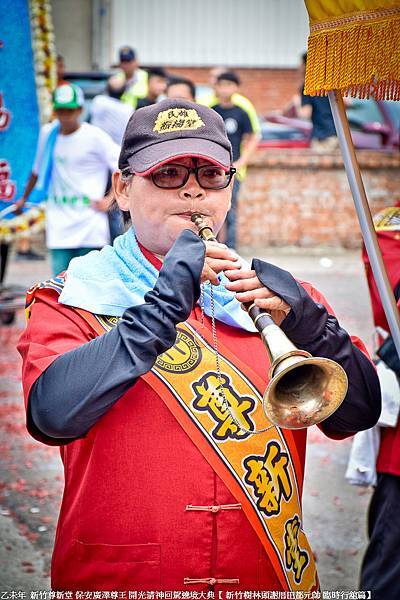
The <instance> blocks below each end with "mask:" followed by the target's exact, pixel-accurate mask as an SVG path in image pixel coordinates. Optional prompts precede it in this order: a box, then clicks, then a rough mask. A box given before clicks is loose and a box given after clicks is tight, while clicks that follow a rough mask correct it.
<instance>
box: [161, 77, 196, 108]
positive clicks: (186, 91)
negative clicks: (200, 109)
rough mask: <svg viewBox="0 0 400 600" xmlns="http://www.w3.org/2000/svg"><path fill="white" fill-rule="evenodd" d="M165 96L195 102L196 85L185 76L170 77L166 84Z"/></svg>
mask: <svg viewBox="0 0 400 600" xmlns="http://www.w3.org/2000/svg"><path fill="white" fill-rule="evenodd" d="M167 98H170V99H171V100H173V99H174V98H179V99H181V100H189V101H190V102H196V99H195V98H196V87H195V85H194V83H193V81H190V79H186V77H171V78H170V79H169V80H168V84H167Z"/></svg>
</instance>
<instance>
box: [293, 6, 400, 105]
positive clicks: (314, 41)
mask: <svg viewBox="0 0 400 600" xmlns="http://www.w3.org/2000/svg"><path fill="white" fill-rule="evenodd" d="M305 4H306V7H307V11H308V14H309V18H310V35H309V38H308V55H307V67H306V77H305V87H304V92H305V94H310V95H312V96H315V95H326V93H327V92H328V91H329V90H341V91H342V93H344V94H345V95H351V96H353V97H359V98H368V97H369V96H370V95H373V97H374V98H375V99H377V100H400V43H399V42H400V2H398V1H397V2H396V1H395V0H305Z"/></svg>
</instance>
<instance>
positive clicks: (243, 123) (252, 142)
mask: <svg viewBox="0 0 400 600" xmlns="http://www.w3.org/2000/svg"><path fill="white" fill-rule="evenodd" d="M239 85H240V80H239V77H238V76H237V75H236V73H234V72H233V71H226V72H224V73H220V74H219V75H218V76H217V80H216V84H215V93H216V97H217V103H216V104H213V105H212V108H213V109H214V110H215V111H216V112H217V113H218V114H219V115H221V117H222V118H223V120H224V123H225V127H226V131H227V134H228V138H229V141H230V142H231V144H232V152H233V164H234V166H235V168H236V170H237V176H236V178H235V183H234V186H233V192H232V205H231V209H230V211H229V212H228V215H227V218H226V240H225V241H226V243H227V244H228V246H229V247H230V248H235V247H236V212H237V201H238V195H239V187H240V182H241V181H243V179H244V178H245V176H246V168H247V164H248V162H249V160H250V158H251V157H252V155H253V154H254V152H255V150H256V148H257V144H258V133H257V132H256V131H254V129H253V126H252V123H251V121H250V118H249V115H248V113H247V112H246V111H245V110H244V109H243V108H241V107H240V106H238V105H237V104H235V102H234V97H235V94H237V93H238V89H239Z"/></svg>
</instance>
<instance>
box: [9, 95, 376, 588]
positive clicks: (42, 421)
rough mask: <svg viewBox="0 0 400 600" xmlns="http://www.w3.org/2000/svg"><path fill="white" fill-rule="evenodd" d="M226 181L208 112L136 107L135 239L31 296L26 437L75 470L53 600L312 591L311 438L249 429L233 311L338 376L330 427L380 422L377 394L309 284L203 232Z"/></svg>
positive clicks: (130, 201)
mask: <svg viewBox="0 0 400 600" xmlns="http://www.w3.org/2000/svg"><path fill="white" fill-rule="evenodd" d="M234 172H235V169H234V167H233V166H232V150H231V145H230V143H229V140H228V138H227V135H226V131H225V128H224V124H223V120H222V119H221V117H220V116H219V115H218V114H217V113H216V112H215V111H213V110H211V109H209V108H207V107H204V106H200V105H198V104H194V103H192V102H189V101H185V100H181V99H176V100H168V99H167V100H163V101H161V102H159V103H157V104H154V105H152V106H149V107H145V108H142V109H140V110H138V111H136V112H135V113H134V114H133V115H132V117H131V119H130V121H129V123H128V126H127V129H126V132H125V136H124V140H123V143H122V148H121V154H120V157H119V170H117V171H116V172H115V173H114V174H113V187H114V193H115V197H116V200H117V202H118V205H119V207H120V209H121V210H123V211H124V212H125V213H127V214H130V217H131V219H132V227H130V228H129V230H128V231H127V232H126V233H125V234H124V235H121V236H119V237H118V238H117V239H116V240H115V242H114V245H113V247H111V246H106V247H105V248H103V249H102V250H101V251H100V252H92V253H90V254H88V255H87V256H84V257H80V258H75V259H74V260H73V261H72V262H71V264H70V266H69V268H68V270H67V272H66V275H65V277H64V276H62V277H59V278H57V279H56V280H52V281H50V282H44V283H42V284H40V285H38V286H36V287H35V288H33V289H32V290H30V293H29V295H28V305H27V306H28V310H29V312H30V318H29V321H28V326H27V329H26V331H25V333H24V334H23V336H22V338H21V340H20V343H19V351H20V352H21V355H22V357H23V386H24V395H25V400H26V409H27V426H28V429H29V432H30V433H31V435H32V436H33V437H35V438H36V439H38V440H40V441H42V442H43V443H45V444H49V445H54V446H57V445H58V446H60V447H61V456H62V459H63V462H64V469H65V490H64V496H63V502H62V507H61V512H60V518H59V523H58V528H57V536H56V542H55V549H54V554H53V561H52V589H53V590H72V591H77V590H81V591H82V590H85V591H89V590H96V591H99V590H114V591H119V592H125V593H126V592H127V591H128V590H153V591H154V590H185V591H186V590H190V591H196V592H201V593H202V594H207V592H210V591H212V592H213V593H214V594H215V597H216V598H220V597H222V596H221V594H222V593H223V592H225V591H226V590H254V589H256V590H267V589H268V590H271V589H273V590H288V589H293V590H296V591H297V590H310V591H311V590H317V589H318V579H317V576H316V571H315V565H314V559H313V554H312V552H311V550H310V548H309V546H308V542H307V540H306V537H305V534H304V532H303V531H302V524H301V521H300V519H301V514H302V513H301V489H302V478H303V475H302V472H303V468H304V459H305V438H306V433H305V430H299V431H293V432H289V431H285V430H280V429H277V428H275V427H272V428H269V429H268V432H265V433H264V434H260V435H252V432H253V431H254V429H257V428H259V427H262V426H265V425H266V422H265V417H264V415H263V414H262V410H261V398H262V394H263V391H264V389H265V387H266V384H267V376H266V373H267V372H268V359H267V355H266V352H265V349H264V347H263V343H262V342H261V339H260V338H259V335H258V334H257V333H256V332H255V328H254V325H253V323H252V321H251V320H250V318H249V316H248V314H247V312H246V311H244V310H242V308H241V305H240V302H247V301H254V302H255V303H256V304H257V305H258V306H260V307H262V308H265V309H267V310H268V311H271V313H272V315H273V317H274V318H275V319H276V322H277V323H278V324H281V327H282V329H283V330H284V331H285V332H286V333H287V335H288V336H289V337H290V338H291V339H292V340H293V341H294V342H298V341H299V340H301V347H302V348H303V349H305V350H308V351H310V352H312V353H315V354H317V355H319V356H326V357H329V358H333V359H334V360H336V361H338V362H340V364H341V365H342V367H343V368H344V369H345V370H346V372H347V375H348V378H349V390H348V393H347V396H346V398H345V400H344V402H343V404H342V405H341V406H340V407H339V408H338V409H337V410H336V412H335V413H334V414H333V415H332V416H330V417H329V418H328V419H327V420H326V421H324V423H323V424H322V425H321V428H322V429H323V430H324V431H325V432H326V433H327V434H328V435H330V436H332V437H335V438H336V439H338V438H343V437H346V436H348V435H351V434H352V433H353V432H354V431H357V430H359V429H363V428H369V427H371V426H372V425H373V424H374V423H375V422H376V420H377V418H378V415H379V410H380V396H379V385H378V383H377V377H376V373H375V370H374V368H373V366H372V364H371V362H370V361H369V359H368V358H367V356H366V355H365V353H364V352H365V350H364V347H363V344H362V342H360V341H359V340H356V339H354V340H353V341H354V344H353V341H352V340H351V339H350V337H349V336H348V334H347V333H346V332H345V331H344V330H343V329H341V328H340V327H339V325H338V323H337V321H336V319H335V318H334V317H333V316H332V310H331V309H330V308H329V307H328V305H327V304H326V301H325V299H324V298H323V296H322V295H321V294H320V293H319V292H317V290H315V289H314V288H313V287H312V286H311V285H310V284H303V285H300V284H299V283H297V282H296V281H295V280H294V279H293V277H292V276H291V275H290V274H289V273H288V272H286V271H283V270H282V269H279V268H278V267H274V266H273V265H269V264H267V263H264V262H262V261H259V260H255V261H254V270H253V269H249V268H248V267H247V266H245V265H244V264H243V265H242V262H241V261H240V259H239V257H238V256H237V255H236V254H235V253H234V252H232V250H230V249H228V248H227V247H226V246H224V245H222V244H219V243H217V242H207V243H204V242H203V241H202V240H201V239H200V237H199V235H198V233H197V228H196V227H195V225H194V223H193V222H192V219H191V217H192V215H193V213H196V212H199V213H201V214H202V215H203V216H204V217H205V218H206V219H207V221H208V224H209V225H210V226H211V227H212V228H213V230H214V232H215V233H216V234H217V233H218V231H219V230H220V229H221V227H222V224H223V222H224V219H225V216H226V213H227V211H228V209H229V205H230V197H231V192H232V183H233V176H234ZM224 272H225V274H226V275H225V274H224ZM206 281H209V282H211V284H213V286H211V285H210V284H207V285H205V286H204V290H203V294H202V299H201V300H200V303H199V302H198V300H199V296H200V285H201V283H204V282H206ZM266 286H270V289H269V288H268V287H266ZM211 287H212V289H213V294H212V295H211V291H210V290H211ZM271 290H274V291H271ZM203 308H204V312H203ZM328 311H329V312H328ZM211 317H212V318H211ZM213 319H215V321H213ZM213 323H214V325H215V327H214V326H213ZM215 336H216V337H217V339H218V353H219V357H220V363H219V367H217V364H216V354H215V351H216V342H215V339H216V338H215ZM121 597H124V596H121ZM210 597H211V596H210ZM212 597H214V596H212Z"/></svg>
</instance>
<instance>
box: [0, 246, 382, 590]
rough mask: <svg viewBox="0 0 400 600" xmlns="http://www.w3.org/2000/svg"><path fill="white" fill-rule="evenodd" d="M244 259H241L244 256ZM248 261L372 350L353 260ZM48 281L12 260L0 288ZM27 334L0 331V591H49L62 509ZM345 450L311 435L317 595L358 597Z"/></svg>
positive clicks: (307, 256) (35, 268) (267, 253)
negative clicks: (31, 380) (36, 426)
mask: <svg viewBox="0 0 400 600" xmlns="http://www.w3.org/2000/svg"><path fill="white" fill-rule="evenodd" d="M242 254H243V255H244V256H245V257H247V258H249V257H250V254H249V253H247V252H246V251H245V250H244V252H243V253H242ZM254 255H256V256H258V257H260V258H263V259H265V260H268V261H270V262H272V263H274V264H276V265H278V266H281V267H283V268H286V269H289V270H291V272H292V273H293V274H294V275H296V277H298V278H300V279H303V280H306V281H310V282H312V283H313V284H314V285H315V286H316V287H317V288H318V289H319V290H320V291H322V292H323V293H324V294H325V295H326V297H327V298H328V299H329V302H330V304H331V305H332V306H333V308H334V309H335V312H336V314H337V316H338V318H339V321H340V322H341V324H342V325H343V326H344V327H345V328H346V329H347V330H348V331H349V332H351V333H352V334H355V335H358V336H360V337H361V338H362V339H363V340H364V341H365V342H366V344H367V345H368V347H369V348H370V349H371V341H372V320H371V312H370V306H369V298H368V291H367V286H366V283H365V279H364V277H363V267H362V263H361V260H360V258H359V253H357V252H354V251H342V252H337V251H335V252H333V251H332V250H328V249H325V250H321V251H318V252H316V251H314V252H307V253H306V251H305V250H298V249H296V250H291V249H286V250H283V249H280V250H277V249H276V248H271V249H265V250H263V251H259V252H255V253H254ZM49 274H50V269H49V265H48V262H47V261H45V262H43V261H41V262H37V261H29V262H28V261H18V262H17V261H15V260H14V258H13V257H11V260H10V263H9V265H8V272H7V275H6V284H9V285H11V284H22V285H25V286H26V287H27V288H28V287H29V286H30V285H31V284H32V283H34V282H36V281H40V280H43V279H46V278H47V277H48V276H49ZM23 326H24V314H23V311H22V310H20V311H18V313H17V319H16V322H15V324H13V325H12V326H8V327H6V326H3V327H1V328H0V417H1V418H0V536H1V540H2V544H0V591H5V590H23V591H25V592H29V591H32V590H46V589H47V590H48V589H50V583H49V579H48V572H49V568H50V558H51V548H52V545H53V540H54V535H55V526H56V519H57V514H58V509H59V505H60V501H61V492H62V468H61V461H60V458H59V454H58V450H57V449H54V448H49V447H47V446H44V445H41V444H39V443H37V442H35V441H34V440H33V439H31V438H30V437H29V436H28V435H27V433H26V432H25V418H24V409H23V400H22V392H21V374H20V359H19V355H18V354H17V352H16V350H15V344H16V342H17V339H18V337H19V335H20V332H21V330H22V328H23ZM350 444H351V441H350V440H345V441H343V442H334V441H331V440H328V439H327V438H326V437H324V436H323V435H322V434H320V433H319V431H318V430H317V429H316V428H312V429H311V430H310V431H309V444H308V453H307V466H306V478H305V489H304V528H305V530H306V532H307V534H308V537H309V540H310V542H311V546H312V548H313V550H314V552H315V555H316V559H317V566H318V571H319V576H320V580H321V587H322V589H324V590H351V589H357V585H358V583H357V582H358V570H359V565H360V561H361V558H362V553H363V548H364V547H365V543H366V539H365V528H366V525H365V523H366V509H367V506H368V502H369V498H370V491H369V490H365V489H363V488H358V487H352V486H350V485H348V483H347V482H346V481H345V480H344V472H345V468H346V462H347V457H348V452H349V448H350Z"/></svg>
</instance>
